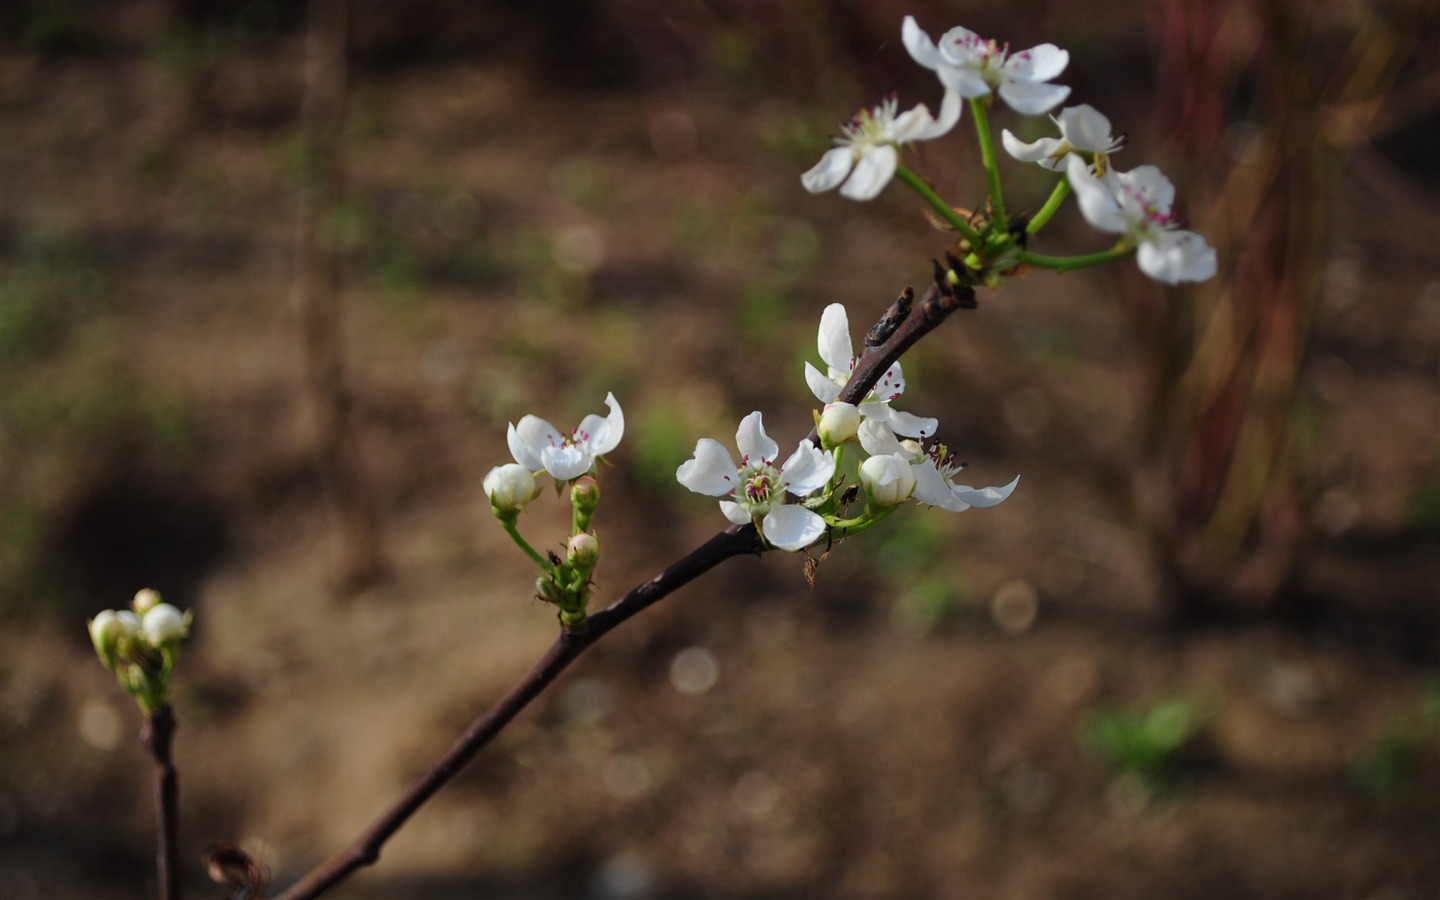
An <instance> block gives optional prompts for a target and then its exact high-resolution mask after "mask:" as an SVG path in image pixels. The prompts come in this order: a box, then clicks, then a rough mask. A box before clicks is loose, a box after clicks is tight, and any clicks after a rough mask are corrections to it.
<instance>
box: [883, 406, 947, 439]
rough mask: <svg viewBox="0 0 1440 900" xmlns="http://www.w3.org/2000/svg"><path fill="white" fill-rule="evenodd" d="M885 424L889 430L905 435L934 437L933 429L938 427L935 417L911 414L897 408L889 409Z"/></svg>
mask: <svg viewBox="0 0 1440 900" xmlns="http://www.w3.org/2000/svg"><path fill="white" fill-rule="evenodd" d="M885 424H887V425H889V426H890V430H891V431H893V432H895V433H896V434H901V435H904V436H905V437H934V436H935V431H936V430H937V429H938V428H939V427H940V422H939V420H937V419H929V418H925V417H923V416H915V415H911V414H910V413H907V412H901V411H900V410H898V409H890V410H889V415H888V416H887V417H886V420H885Z"/></svg>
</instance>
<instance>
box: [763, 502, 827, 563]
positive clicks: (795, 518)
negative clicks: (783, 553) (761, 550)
mask: <svg viewBox="0 0 1440 900" xmlns="http://www.w3.org/2000/svg"><path fill="white" fill-rule="evenodd" d="M760 531H761V533H762V534H764V535H765V540H767V541H769V542H770V543H771V544H772V545H774V546H776V547H779V548H780V549H781V550H789V551H791V552H794V551H796V550H804V549H805V548H806V547H808V546H810V545H811V544H813V543H815V542H816V541H817V540H819V539H820V536H821V535H822V534H824V533H825V520H824V519H822V518H820V517H819V516H817V515H816V514H815V513H813V512H811V511H810V510H808V509H806V508H805V507H803V506H794V505H788V506H775V507H772V508H771V509H770V512H769V513H767V514H766V515H765V518H764V519H762V520H761V521H760Z"/></svg>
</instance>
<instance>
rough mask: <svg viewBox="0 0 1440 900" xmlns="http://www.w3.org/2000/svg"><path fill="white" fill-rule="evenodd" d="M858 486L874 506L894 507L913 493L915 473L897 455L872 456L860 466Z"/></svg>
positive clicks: (902, 458)
mask: <svg viewBox="0 0 1440 900" xmlns="http://www.w3.org/2000/svg"><path fill="white" fill-rule="evenodd" d="M860 484H861V485H862V486H863V487H864V488H865V493H866V495H868V496H869V498H870V502H871V503H873V504H874V505H876V506H882V507H883V506H895V505H896V504H899V503H904V502H905V501H906V500H908V499H910V495H911V494H913V493H915V473H914V472H913V471H911V469H910V463H909V462H908V461H907V460H906V459H905V458H904V457H902V456H900V455H899V454H890V455H885V456H872V457H870V458H869V459H867V460H865V461H864V462H863V463H861V464H860Z"/></svg>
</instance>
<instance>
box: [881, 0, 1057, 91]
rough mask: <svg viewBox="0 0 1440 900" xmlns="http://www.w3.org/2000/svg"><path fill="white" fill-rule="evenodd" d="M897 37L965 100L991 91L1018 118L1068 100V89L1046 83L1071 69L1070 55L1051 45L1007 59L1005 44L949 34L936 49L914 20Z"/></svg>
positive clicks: (962, 30) (954, 30) (960, 32)
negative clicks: (1018, 114)
mask: <svg viewBox="0 0 1440 900" xmlns="http://www.w3.org/2000/svg"><path fill="white" fill-rule="evenodd" d="M900 36H901V39H902V40H903V41H904V43H905V49H906V50H908V51H910V55H911V57H913V58H914V59H915V61H916V62H918V63H919V64H920V65H922V66H924V67H925V68H927V69H934V70H935V74H936V75H938V76H939V77H940V83H941V84H943V85H945V87H947V88H949V89H950V90H952V91H955V92H956V93H958V94H959V95H960V96H962V97H965V98H967V99H968V98H971V97H984V96H987V95H988V94H989V93H990V92H991V91H992V90H993V91H996V92H998V93H999V94H1000V97H1001V99H1003V100H1004V101H1005V102H1006V103H1008V104H1010V108H1011V109H1013V110H1015V111H1016V112H1018V113H1020V114H1021V115H1026V116H1037V115H1039V114H1040V113H1043V112H1046V111H1048V110H1051V109H1054V108H1055V106H1056V104H1058V103H1060V102H1061V101H1063V100H1064V99H1065V98H1066V97H1068V96H1069V95H1070V89H1069V88H1068V87H1064V86H1063V85H1058V84H1046V83H1045V82H1047V81H1049V80H1050V79H1052V78H1056V77H1058V76H1059V75H1060V73H1061V72H1063V71H1065V66H1067V65H1068V64H1069V63H1070V54H1069V53H1067V52H1066V51H1064V50H1061V49H1060V48H1059V47H1057V46H1055V45H1054V44H1040V45H1038V46H1036V47H1031V48H1030V49H1029V50H1022V51H1021V52H1019V53H1015V54H1011V53H1010V45H1009V44H1005V45H1003V46H1002V45H1000V44H998V43H996V42H995V41H987V40H985V39H983V38H981V37H980V36H979V35H978V34H976V33H975V32H973V31H970V30H969V29H966V28H952V29H950V30H949V31H947V32H945V34H944V35H943V36H941V38H940V43H939V44H938V45H937V44H936V43H935V42H933V41H931V40H930V35H928V34H926V33H925V32H924V31H923V30H921V28H920V26H919V25H917V24H916V23H915V17H914V16H906V17H905V24H904V26H903V27H902V28H901V30H900Z"/></svg>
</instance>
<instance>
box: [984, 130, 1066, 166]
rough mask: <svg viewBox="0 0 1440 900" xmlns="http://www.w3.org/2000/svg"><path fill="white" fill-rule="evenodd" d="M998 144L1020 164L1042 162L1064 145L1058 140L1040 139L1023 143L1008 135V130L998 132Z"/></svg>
mask: <svg viewBox="0 0 1440 900" xmlns="http://www.w3.org/2000/svg"><path fill="white" fill-rule="evenodd" d="M1000 143H1002V144H1004V145H1005V152H1006V153H1008V154H1010V155H1011V156H1013V157H1014V158H1016V159H1018V160H1020V161H1021V162H1033V163H1038V162H1044V161H1045V160H1046V159H1048V158H1049V156H1050V154H1051V153H1054V152H1055V151H1056V150H1059V149H1060V146H1061V145H1062V144H1063V143H1064V141H1061V140H1060V139H1059V138H1041V139H1040V140H1038V141H1035V142H1033V143H1029V144H1027V143H1025V142H1024V141H1022V140H1020V139H1019V138H1017V137H1016V136H1015V135H1013V134H1011V133H1010V129H1008V128H1007V129H1005V130H1004V131H1002V132H1000Z"/></svg>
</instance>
